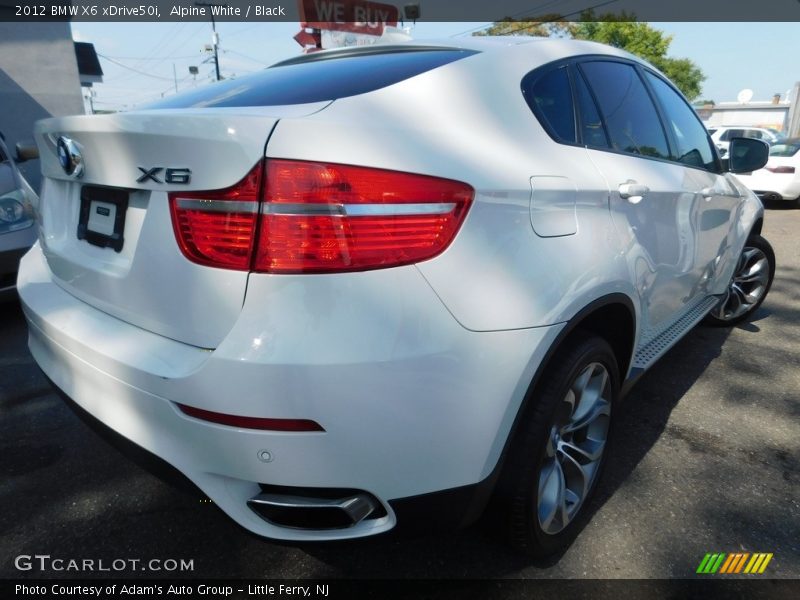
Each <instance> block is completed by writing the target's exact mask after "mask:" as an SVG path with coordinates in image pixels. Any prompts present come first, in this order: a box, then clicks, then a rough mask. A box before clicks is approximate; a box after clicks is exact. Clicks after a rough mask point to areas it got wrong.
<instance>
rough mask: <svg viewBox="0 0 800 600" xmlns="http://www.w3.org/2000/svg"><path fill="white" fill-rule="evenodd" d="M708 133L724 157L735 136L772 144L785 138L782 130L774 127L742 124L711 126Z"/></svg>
mask: <svg viewBox="0 0 800 600" xmlns="http://www.w3.org/2000/svg"><path fill="white" fill-rule="evenodd" d="M708 133H709V134H710V135H711V140H712V141H713V142H714V145H715V146H716V147H717V150H719V155H720V156H722V157H724V156H726V155H727V154H728V146H729V145H730V141H731V139H732V138H735V137H743V138H752V139H754V140H762V141H764V142H767V143H768V144H769V145H770V146H771V145H772V144H776V143H778V142H779V141H781V140H782V139H784V137H783V136H782V135H781V134H780V132H779V131H776V130H774V129H767V128H765V127H745V126H740V125H728V126H725V127H709V128H708Z"/></svg>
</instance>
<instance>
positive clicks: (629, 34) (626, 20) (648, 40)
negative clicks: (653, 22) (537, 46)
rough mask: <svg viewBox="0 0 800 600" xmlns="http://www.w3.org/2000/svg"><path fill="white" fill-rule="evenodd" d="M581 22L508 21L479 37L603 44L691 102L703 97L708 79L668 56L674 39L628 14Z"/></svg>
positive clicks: (689, 63) (690, 65) (588, 16)
mask: <svg viewBox="0 0 800 600" xmlns="http://www.w3.org/2000/svg"><path fill="white" fill-rule="evenodd" d="M581 18H582V19H585V20H583V21H581V22H571V21H564V20H563V19H561V18H559V17H558V16H557V15H548V16H547V18H544V19H543V20H542V21H514V20H511V19H507V20H504V21H498V22H497V23H495V24H494V25H492V26H491V27H489V28H488V29H485V30H483V31H480V32H478V33H476V34H475V35H535V36H547V37H568V38H574V39H577V40H591V41H594V42H601V43H603V44H608V45H609V46H614V47H616V48H620V49H622V50H626V51H628V52H630V53H631V54H635V55H637V56H639V57H640V58H643V59H645V60H646V61H648V62H649V63H651V64H652V65H653V66H654V67H656V68H657V69H659V70H661V71H662V72H663V73H664V75H666V76H667V77H669V78H670V80H671V81H672V82H673V83H674V84H675V85H676V86H678V89H680V90H681V91H682V92H683V94H684V95H685V96H686V97H687V98H688V99H689V100H694V99H695V98H697V97H698V96H699V95H700V87H701V84H702V83H703V81H704V80H705V78H706V77H705V75H704V74H703V72H702V71H701V70H700V68H699V67H698V66H697V65H696V64H694V62H692V61H691V60H690V59H688V58H672V57H669V56H667V52H668V51H669V46H670V44H671V43H672V36H671V35H666V34H665V33H664V32H663V31H660V30H659V29H656V28H655V27H652V26H650V25H648V24H647V23H639V22H636V21H633V20H632V16H631V15H627V14H624V13H623V14H621V15H620V16H618V17H612V16H608V15H605V16H604V17H603V19H604V20H603V21H593V20H591V19H592V15H591V14H588V13H587V14H585V15H582V16H581Z"/></svg>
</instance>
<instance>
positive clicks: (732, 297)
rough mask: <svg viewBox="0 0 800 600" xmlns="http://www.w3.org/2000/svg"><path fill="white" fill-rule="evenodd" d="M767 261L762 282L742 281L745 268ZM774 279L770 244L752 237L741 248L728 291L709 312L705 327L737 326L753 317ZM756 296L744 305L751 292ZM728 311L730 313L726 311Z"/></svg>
mask: <svg viewBox="0 0 800 600" xmlns="http://www.w3.org/2000/svg"><path fill="white" fill-rule="evenodd" d="M762 259H766V262H767V268H766V269H765V270H763V276H764V278H765V279H763V280H761V281H755V282H744V281H743V279H742V277H741V275H742V274H743V273H745V272H746V271H747V270H748V269H752V267H753V266H754V265H755V263H756V261H759V260H762ZM774 278H775V252H774V251H773V250H772V246H771V245H770V243H769V242H768V241H767V240H765V239H764V238H763V237H761V236H760V235H755V234H753V235H751V236H750V237H749V238H748V240H747V242H746V243H745V245H744V248H743V249H742V254H741V255H740V257H739V261H738V263H737V265H736V270H735V271H734V274H733V277H731V281H730V283H729V284H728V290H727V292H726V295H725V297H723V298H722V299H721V300H720V303H719V304H718V305H717V306H716V307H715V308H714V309H712V311H711V312H710V313H708V315H707V316H706V318H705V323H706V324H707V325H712V326H714V327H731V326H733V325H736V324H737V323H741V322H742V321H745V320H747V319H749V318H750V317H751V316H753V313H755V312H756V311H757V310H758V308H759V307H760V306H761V304H762V303H763V302H764V299H765V298H766V297H767V294H768V293H769V290H770V288H771V287H772V280H773V279H774ZM754 292H755V293H757V294H758V297H757V298H756V300H755V301H754V302H750V303H748V302H747V298H749V297H750V296H751V295H752V294H753V293H754ZM737 302H738V303H739V304H738V307H740V308H744V309H745V310H744V311H743V312H741V313H738V314H737V311H736V310H734V308H735V307H736V306H737V304H736V303H737ZM728 308H730V311H728V310H727V309H728Z"/></svg>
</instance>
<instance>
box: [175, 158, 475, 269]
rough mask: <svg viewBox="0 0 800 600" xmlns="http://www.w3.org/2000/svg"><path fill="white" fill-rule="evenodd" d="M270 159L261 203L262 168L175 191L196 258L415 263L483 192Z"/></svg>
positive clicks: (183, 231) (441, 245)
mask: <svg viewBox="0 0 800 600" xmlns="http://www.w3.org/2000/svg"><path fill="white" fill-rule="evenodd" d="M264 164H265V165H266V166H265V168H264V169H263V171H264V183H263V195H262V201H261V203H260V208H258V209H257V208H256V207H258V206H259V204H258V203H257V202H256V200H257V198H258V194H257V188H256V189H253V188H252V185H253V184H254V183H255V184H256V185H257V184H258V181H259V179H260V178H261V171H262V170H261V168H260V167H257V168H256V169H254V170H253V171H252V172H251V173H250V175H248V177H246V178H245V179H244V180H243V181H242V182H241V183H239V184H238V185H237V186H234V187H233V188H230V189H229V190H224V191H223V192H202V193H199V194H198V193H190V194H183V193H180V194H179V193H174V194H170V203H171V206H172V215H173V223H174V226H175V232H176V235H177V236H178V241H179V244H180V246H181V249H182V250H183V253H184V254H185V255H186V256H187V257H188V258H189V259H190V260H193V261H194V262H198V263H200V264H205V265H210V266H217V267H223V268H234V269H247V268H249V267H252V269H253V270H255V271H260V272H265V273H332V272H342V271H363V270H367V269H377V268H385V267H394V266H399V265H405V264H410V263H415V262H419V261H422V260H427V259H429V258H432V257H434V256H436V255H437V254H439V253H441V252H442V251H443V250H444V249H445V248H447V246H448V245H449V244H450V242H452V240H453V238H454V237H455V235H456V233H457V232H458V229H459V227H460V226H461V223H462V222H463V221H464V217H465V216H466V214H467V210H468V208H469V206H470V203H471V202H472V198H473V193H474V191H473V189H472V187H470V186H469V185H467V184H465V183H461V182H458V181H453V180H449V179H440V178H437V177H430V176H426V175H415V174H410V173H401V172H397V171H387V170H383V169H371V168H366V167H355V166H350V165H337V164H329V163H317V162H304V161H295V160H282V159H268V160H266V161H265V163H264ZM209 202H210V204H209ZM256 214H260V222H259V224H258V226H256V219H255V215H256ZM256 236H257V237H258V241H257V243H254V240H255V237H256ZM223 261H224V262H223Z"/></svg>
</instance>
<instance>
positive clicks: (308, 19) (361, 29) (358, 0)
mask: <svg viewBox="0 0 800 600" xmlns="http://www.w3.org/2000/svg"><path fill="white" fill-rule="evenodd" d="M299 3H300V17H301V18H302V19H303V22H301V23H300V25H301V26H302V27H310V28H312V29H321V30H324V31H347V32H349V33H359V34H366V35H381V34H383V28H384V26H386V25H389V26H391V27H396V26H397V20H398V19H399V18H400V10H399V9H398V8H397V7H396V6H393V5H391V4H383V3H381V2H369V1H368V0H299Z"/></svg>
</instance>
